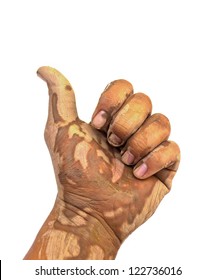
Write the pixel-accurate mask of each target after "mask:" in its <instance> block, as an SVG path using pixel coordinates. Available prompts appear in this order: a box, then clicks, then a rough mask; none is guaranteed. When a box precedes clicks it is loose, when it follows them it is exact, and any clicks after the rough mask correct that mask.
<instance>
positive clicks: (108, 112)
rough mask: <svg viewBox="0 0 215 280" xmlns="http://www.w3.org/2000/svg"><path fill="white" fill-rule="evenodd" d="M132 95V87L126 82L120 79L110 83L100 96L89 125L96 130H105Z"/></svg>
mask: <svg viewBox="0 0 215 280" xmlns="http://www.w3.org/2000/svg"><path fill="white" fill-rule="evenodd" d="M132 94H133V86H132V84H131V83H129V82H128V81H126V80H123V79H120V80H116V81H113V82H111V83H110V84H109V85H107V87H106V88H105V90H104V91H103V93H102V94H101V97H100V99H99V102H98V104H97V106H96V109H95V111H94V113H93V116H92V121H91V124H92V125H93V126H94V127H95V128H97V129H103V130H107V127H108V125H109V123H110V121H111V117H112V116H113V115H114V114H115V113H116V112H117V111H118V110H119V108H120V107H121V106H122V105H123V103H124V102H125V100H126V99H127V98H128V97H129V96H130V95H132Z"/></svg>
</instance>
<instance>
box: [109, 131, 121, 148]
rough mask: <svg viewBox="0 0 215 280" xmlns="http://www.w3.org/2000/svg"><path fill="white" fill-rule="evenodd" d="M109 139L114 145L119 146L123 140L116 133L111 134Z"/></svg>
mask: <svg viewBox="0 0 215 280" xmlns="http://www.w3.org/2000/svg"><path fill="white" fill-rule="evenodd" d="M108 141H109V142H110V143H111V144H113V145H114V146H119V145H120V144H121V143H122V140H121V139H120V138H119V137H118V136H117V135H116V134H113V133H111V134H110V136H109V138H108Z"/></svg>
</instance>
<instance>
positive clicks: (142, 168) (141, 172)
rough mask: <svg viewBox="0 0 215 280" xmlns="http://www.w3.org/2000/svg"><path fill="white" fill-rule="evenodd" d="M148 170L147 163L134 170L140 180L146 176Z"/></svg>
mask: <svg viewBox="0 0 215 280" xmlns="http://www.w3.org/2000/svg"><path fill="white" fill-rule="evenodd" d="M147 169H148V168H147V165H146V164H145V163H142V164H141V165H140V166H139V167H137V168H136V169H135V170H134V175H135V176H136V177H138V178H141V177H143V176H144V175H145V174H146V171H147Z"/></svg>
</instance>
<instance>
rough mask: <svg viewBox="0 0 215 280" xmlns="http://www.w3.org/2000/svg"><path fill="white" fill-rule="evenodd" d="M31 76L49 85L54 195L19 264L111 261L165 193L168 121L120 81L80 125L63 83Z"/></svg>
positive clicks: (46, 72) (51, 73)
mask: <svg viewBox="0 0 215 280" xmlns="http://www.w3.org/2000/svg"><path fill="white" fill-rule="evenodd" d="M38 75H39V76H40V77H41V78H42V79H43V80H45V81H46V82H47V85H48V88H49V114H48V120H47V124H46V128H45V140H46V143H47V146H48V149H49V152H50V155H51V158H52V162H53V167H54V171H55V175H56V182H57V186H58V193H57V198H56V201H55V204H54V207H53V209H52V211H51V213H50V214H49V216H48V218H47V220H46V221H45V223H44V224H43V226H42V228H41V229H40V231H39V233H38V235H37V237H36V239H35V241H34V243H33V245H32V247H31V248H30V250H29V251H28V253H27V254H26V256H25V258H24V259H35V260H38V259H43V260H47V259H62V260H65V259H76V260H77V259H82V260H83V259H103V260H105V259H114V258H115V257H116V254H117V251H118V249H119V247H120V246H121V244H122V242H123V241H124V240H125V238H127V237H128V236H129V235H130V234H131V233H132V232H133V231H134V230H135V229H136V228H138V227H139V226H140V225H142V224H143V223H144V222H145V221H146V220H147V219H148V218H150V217H151V215H152V214H153V213H154V212H155V210H156V208H157V206H158V205H159V203H160V201H161V200H162V199H163V197H164V196H165V195H166V194H167V193H168V192H169V191H170V189H171V184H172V179H173V177H174V175H175V173H176V171H177V168H178V165H179V161H180V150H179V147H178V145H177V144H176V143H175V142H172V141H169V140H168V137H169V134H170V124H169V120H168V119H167V118H166V117H165V116H164V115H162V114H154V115H151V111H152V103H151V100H150V99H149V97H148V96H147V95H145V94H143V93H136V94H133V88H132V85H131V84H130V83H129V82H128V81H125V80H117V81H114V82H112V83H110V84H109V85H108V86H107V87H106V89H105V90H104V92H103V93H102V95H101V97H100V99H99V102H98V105H97V107H96V109H95V111H94V113H93V116H92V121H91V123H90V124H87V123H85V122H83V121H81V120H80V119H79V118H78V115H77V110H76V105H75V97H74V92H73V90H72V87H71V85H70V83H69V82H68V80H67V79H66V78H65V77H64V76H63V75H62V74H61V73H60V72H58V71H57V70H56V69H53V68H51V67H41V68H39V70H38Z"/></svg>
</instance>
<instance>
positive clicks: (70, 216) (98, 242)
mask: <svg viewBox="0 0 215 280" xmlns="http://www.w3.org/2000/svg"><path fill="white" fill-rule="evenodd" d="M120 245H121V242H120V240H119V239H118V238H117V236H116V235H115V234H114V232H113V231H112V230H111V228H110V227H109V226H108V225H107V223H105V221H104V220H103V219H101V217H100V216H98V217H95V215H94V216H92V215H90V213H89V211H83V210H80V209H79V208H77V207H74V206H73V205H70V204H69V205H68V204H65V203H64V201H62V200H61V199H59V198H57V200H56V203H55V206H54V208H53V210H52V211H51V213H50V215H49V216H48V218H47V220H46V221H45V223H44V225H43V226H42V228H41V230H40V232H39V233H38V235H37V237H36V240H35V242H34V243H33V245H32V247H31V249H30V250H29V252H28V254H27V255H26V257H25V259H47V260H48V259H49V260H51V259H52V260H53V259H55V260H56V259H59V260H60V259H61V260H66V259H67V260H69V259H70V260H72V259H73V260H87V259H89V260H108V259H109V260H111V259H115V257H116V254H117V252H118V249H119V247H120Z"/></svg>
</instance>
